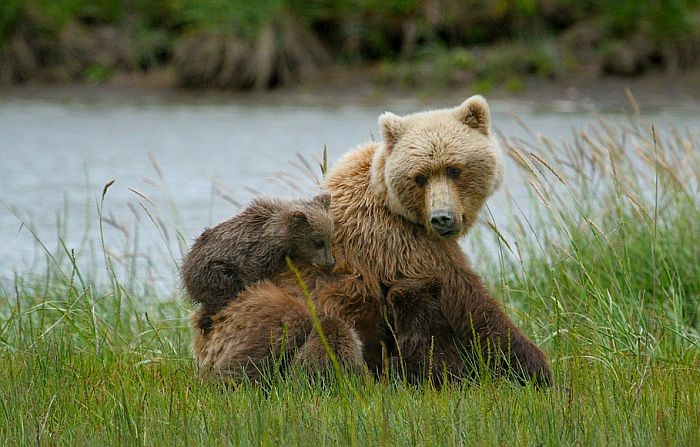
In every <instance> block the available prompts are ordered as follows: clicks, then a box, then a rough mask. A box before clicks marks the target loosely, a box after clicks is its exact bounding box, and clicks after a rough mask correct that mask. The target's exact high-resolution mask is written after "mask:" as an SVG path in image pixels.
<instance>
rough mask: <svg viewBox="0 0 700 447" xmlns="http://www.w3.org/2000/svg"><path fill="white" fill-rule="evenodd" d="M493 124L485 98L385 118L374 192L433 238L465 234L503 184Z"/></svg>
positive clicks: (381, 119)
mask: <svg viewBox="0 0 700 447" xmlns="http://www.w3.org/2000/svg"><path fill="white" fill-rule="evenodd" d="M490 124H491V123H490V114H489V107H488V104H487V103H486V100H485V99H484V98H483V97H481V96H472V97H471V98H469V99H467V100H466V101H464V102H463V103H462V104H461V105H460V106H458V107H455V108H452V109H444V110H434V111H428V112H420V113H415V114H412V115H407V116H404V117H399V116H396V115H394V114H393V113H390V112H386V113H384V114H383V115H381V116H380V117H379V127H380V129H381V131H382V135H383V137H384V144H383V145H382V146H380V147H379V148H378V149H377V151H376V152H375V154H374V159H373V160H372V180H371V181H372V187H373V188H374V190H375V191H376V192H377V193H378V194H380V195H383V196H385V198H386V203H387V206H388V207H389V208H390V209H391V210H392V211H393V212H395V213H397V214H399V215H401V216H403V217H405V218H406V219H408V220H410V221H412V222H414V223H416V224H418V225H421V226H424V227H425V228H426V229H427V231H428V232H429V233H431V234H433V235H435V236H437V237H442V238H455V237H459V236H461V235H463V234H465V233H466V232H467V231H468V230H469V228H470V227H471V226H472V225H473V224H474V221H475V220H476V217H477V214H478V213H479V210H480V209H481V207H482V206H483V205H484V202H485V201H486V199H487V198H488V197H489V196H490V195H491V194H492V193H493V192H494V191H495V190H496V189H497V188H498V187H499V186H500V184H501V182H502V180H503V155H502V151H501V148H500V146H499V145H498V142H497V141H496V139H495V138H494V137H493V135H492V133H491V126H490Z"/></svg>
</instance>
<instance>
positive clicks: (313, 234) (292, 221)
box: [287, 194, 335, 268]
mask: <svg viewBox="0 0 700 447" xmlns="http://www.w3.org/2000/svg"><path fill="white" fill-rule="evenodd" d="M330 204H331V196H330V195H329V194H319V195H317V196H316V197H314V198H313V199H311V200H299V201H297V202H295V203H294V206H293V207H292V209H291V210H289V212H288V215H287V235H288V236H287V237H288V244H289V253H290V257H291V258H292V259H293V260H299V261H303V262H308V263H310V264H313V265H314V266H316V267H321V268H330V267H333V265H335V259H334V258H333V251H332V245H331V243H332V240H333V229H334V225H333V216H332V214H331V212H330Z"/></svg>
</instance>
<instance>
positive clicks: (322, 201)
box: [314, 192, 331, 210]
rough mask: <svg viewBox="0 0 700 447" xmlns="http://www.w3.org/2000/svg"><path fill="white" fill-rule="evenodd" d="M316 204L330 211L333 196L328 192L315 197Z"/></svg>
mask: <svg viewBox="0 0 700 447" xmlns="http://www.w3.org/2000/svg"><path fill="white" fill-rule="evenodd" d="M314 202H316V203H318V204H319V205H321V206H322V207H323V208H324V209H326V210H328V209H330V207H331V195H330V194H328V193H327V192H324V193H322V194H319V195H317V196H316V197H314Z"/></svg>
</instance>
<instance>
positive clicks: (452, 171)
mask: <svg viewBox="0 0 700 447" xmlns="http://www.w3.org/2000/svg"><path fill="white" fill-rule="evenodd" d="M461 173H462V170H461V169H459V168H455V167H454V166H450V167H449V168H447V176H448V177H449V178H455V179H456V178H459V174H461Z"/></svg>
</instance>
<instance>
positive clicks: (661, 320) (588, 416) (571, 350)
mask: <svg viewBox="0 0 700 447" xmlns="http://www.w3.org/2000/svg"><path fill="white" fill-rule="evenodd" d="M696 138H697V134H693V133H686V132H683V131H677V132H674V131H671V132H668V133H664V134H660V133H657V132H656V131H654V130H652V127H651V126H650V125H649V123H643V122H641V121H640V120H638V119H631V120H630V122H627V123H624V124H619V125H618V124H610V123H607V124H606V123H601V124H600V126H599V127H597V128H595V129H589V130H587V131H585V132H584V131H582V132H580V133H579V135H578V137H577V138H576V140H575V141H574V142H573V143H571V144H570V145H567V146H565V147H560V146H558V145H555V144H554V143H552V142H550V141H549V140H547V139H546V138H543V137H535V136H533V137H532V139H531V140H529V141H510V142H508V150H509V153H510V155H511V157H513V159H514V160H516V162H518V165H519V166H520V168H519V170H518V172H510V173H509V175H511V176H519V177H521V178H522V179H523V181H525V182H527V184H528V185H529V190H530V192H531V196H532V199H531V203H529V204H523V203H516V202H513V203H512V206H513V218H512V220H511V222H512V223H511V224H509V225H507V226H506V227H505V228H496V227H494V226H493V225H492V224H489V221H490V219H489V218H488V213H485V214H484V219H483V220H484V225H482V226H480V228H478V229H477V233H476V234H473V235H471V236H470V238H471V241H472V246H473V247H474V253H473V254H474V256H473V259H474V262H475V265H476V266H478V269H479V270H480V271H481V272H482V274H483V275H484V276H485V277H486V278H487V280H488V281H489V282H491V288H492V290H494V291H495V292H497V294H498V295H499V296H500V297H502V299H503V301H504V303H505V304H506V305H507V306H508V308H509V312H510V314H511V315H513V317H514V319H515V320H516V321H518V323H519V324H521V325H522V326H523V327H524V328H525V330H526V331H527V332H528V333H529V334H531V335H532V336H533V338H534V339H535V340H536V341H537V342H538V344H540V345H541V346H542V347H543V348H544V349H545V350H546V351H547V352H548V353H549V355H550V357H551V359H552V364H553V368H554V371H555V377H556V382H557V386H556V387H555V388H553V389H550V390H537V389H534V388H533V387H519V386H514V385H512V384H510V383H509V382H506V381H501V380H491V379H490V378H489V377H483V380H482V381H481V382H480V384H478V385H468V384H452V385H449V386H447V387H445V388H444V389H442V390H435V389H432V388H431V387H430V386H427V385H426V386H421V387H417V388H416V387H411V386H407V385H404V384H402V383H401V382H400V381H399V382H390V383H385V382H375V381H373V380H370V379H367V378H364V377H349V378H347V379H343V380H341V381H340V382H336V381H330V382H328V383H326V384H325V385H321V384H319V382H313V381H312V382H309V381H308V380H306V379H305V378H304V377H302V376H293V377H287V378H284V379H283V378H279V377H272V378H271V380H270V381H269V383H266V384H265V385H263V386H251V385H246V384H244V385H241V386H235V387H230V388H225V387H223V386H220V385H217V384H212V383H203V382H201V381H200V380H198V379H197V378H196V375H195V371H194V367H193V363H192V360H191V355H190V353H189V348H188V344H189V340H190V331H189V329H188V325H187V320H186V316H187V314H188V311H189V310H188V309H187V306H186V305H184V304H183V303H182V302H181V300H180V298H179V297H176V296H173V297H164V296H155V295H153V294H151V293H144V292H143V290H148V288H144V287H140V286H139V285H138V284H132V283H129V282H128V281H127V282H123V281H121V280H117V279H116V278H117V277H118V275H114V276H112V277H111V280H110V281H108V283H107V284H102V283H100V282H99V281H96V280H91V279H89V278H84V277H82V276H81V268H80V265H81V257H80V256H81V255H80V254H78V255H77V259H76V260H75V262H73V258H72V257H71V256H65V257H64V259H65V261H64V262H60V263H59V265H53V264H50V265H53V266H52V267H50V271H49V273H47V274H46V275H43V274H40V275H38V276H37V275H33V276H32V275H22V276H18V277H16V278H13V279H10V280H7V281H5V282H3V285H2V289H1V290H0V313H1V317H2V318H1V319H0V356H1V358H0V362H1V363H2V365H3V367H2V368H0V392H1V393H2V399H1V400H0V442H2V443H3V444H15V443H17V444H29V443H39V444H70V443H80V444H82V443H85V442H86V441H88V442H89V443H95V444H98V443H99V444H106V443H107V444H126V443H129V444H134V443H139V444H141V443H142V444H152V445H162V444H166V443H167V444H183V445H185V444H193V443H195V444H204V443H206V444H235V445H238V444H244V445H247V444H264V445H280V444H284V445H287V444H289V445H314V444H341V445H375V444H382V445H385V444H386V445H462V444H469V445H545V444H546V445H581V444H586V445H591V444H595V445H620V444H625V445H697V444H698V443H699V442H700V411H698V406H697V402H699V401H700V388H698V386H697V384H698V383H699V382H700V336H699V335H698V312H700V310H699V309H698V305H699V303H700V243H699V241H698V235H699V234H700V206H699V205H700V204H699V203H698V197H700V195H699V194H698V188H699V187H700V147H698V143H697V142H696V140H695V139H696ZM105 199H106V200H109V191H108V190H106V197H105ZM526 205H527V206H528V207H531V208H533V209H534V210H535V211H534V212H529V213H520V212H518V206H526ZM499 235H500V236H499ZM95 237H96V238H97V239H98V240H99V235H96V236H95ZM486 238H494V239H495V240H497V241H498V243H497V247H498V250H495V251H494V250H487V249H486V248H485V247H486V246H485V245H483V244H481V243H480V242H479V241H483V240H484V239H486ZM66 253H70V249H67V250H66ZM114 256H115V255H114V254H112V253H109V252H105V261H106V264H107V266H108V271H109V270H111V269H112V267H110V266H113V265H114V264H115V259H114ZM173 274H175V273H174V272H173Z"/></svg>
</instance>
